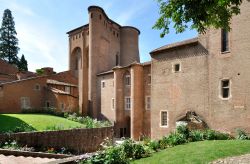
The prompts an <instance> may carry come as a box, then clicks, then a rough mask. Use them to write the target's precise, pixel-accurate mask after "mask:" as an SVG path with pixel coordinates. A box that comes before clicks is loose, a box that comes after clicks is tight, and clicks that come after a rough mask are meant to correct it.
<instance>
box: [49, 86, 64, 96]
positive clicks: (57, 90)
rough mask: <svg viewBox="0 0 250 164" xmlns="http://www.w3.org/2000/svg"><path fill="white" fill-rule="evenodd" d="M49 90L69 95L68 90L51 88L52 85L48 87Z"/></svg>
mask: <svg viewBox="0 0 250 164" xmlns="http://www.w3.org/2000/svg"><path fill="white" fill-rule="evenodd" d="M49 90H51V91H52V92H53V93H59V94H64V95H69V93H68V92H65V91H63V90H60V89H56V88H53V87H51V88H49Z"/></svg>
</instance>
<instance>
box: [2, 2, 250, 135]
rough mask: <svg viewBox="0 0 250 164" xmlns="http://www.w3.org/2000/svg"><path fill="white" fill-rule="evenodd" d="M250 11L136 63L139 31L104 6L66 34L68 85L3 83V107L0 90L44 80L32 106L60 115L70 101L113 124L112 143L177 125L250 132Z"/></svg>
mask: <svg viewBox="0 0 250 164" xmlns="http://www.w3.org/2000/svg"><path fill="white" fill-rule="evenodd" d="M249 8H250V3H248V2H246V1H243V4H242V6H241V14H240V15H238V16H235V17H234V18H233V19H232V21H231V27H232V30H231V31H230V32H226V31H224V30H215V29H209V30H208V31H207V32H206V34H205V35H199V36H198V37H197V38H193V39H189V40H186V41H182V42H178V43H174V44H170V45H166V46H163V47H160V48H157V49H155V50H153V51H152V52H151V53H150V55H151V57H152V60H151V61H150V62H146V63H140V58H139V49H138V38H139V34H140V31H139V30H138V29H136V28H135V27H130V26H121V25H119V24H118V23H116V22H114V21H112V20H111V19H110V18H109V17H108V16H107V15H106V13H105V12H104V10H103V9H102V8H100V7H97V6H90V7H89V8H88V12H89V23H88V24H86V25H84V26H81V27H78V28H76V29H73V30H71V31H69V32H68V33H67V34H68V37H69V38H68V39H69V71H67V73H66V74H70V75H69V76H67V81H63V79H65V78H62V77H63V76H58V75H50V76H45V77H35V78H32V79H25V80H23V81H15V82H10V83H5V84H1V85H0V109H1V94H2V99H3V97H4V98H5V97H6V94H7V95H8V93H6V92H9V91H7V90H6V92H5V93H4V94H5V95H4V96H3V92H1V87H2V86H3V87H2V88H8V87H9V86H10V85H14V86H16V87H17V85H18V84H22V85H20V86H19V87H17V88H14V87H12V89H13V88H14V89H13V91H12V92H14V91H16V90H18V88H20V87H23V86H24V85H27V86H35V84H37V83H38V82H41V84H40V85H41V86H42V87H41V88H46V91H45V90H44V91H43V92H39V93H37V92H35V93H33V92H34V89H31V88H30V91H29V92H30V94H31V92H32V98H33V97H34V98H35V96H39V97H42V99H43V100H41V101H37V102H36V100H31V101H30V102H32V103H33V102H34V103H35V104H38V105H37V106H43V105H47V104H50V103H51V102H53V105H54V106H56V107H57V108H58V110H61V111H64V110H62V109H63V108H62V106H64V105H62V104H60V101H66V100H67V106H71V107H70V109H71V110H72V109H73V108H74V107H75V109H79V110H78V112H79V113H81V114H82V115H89V116H92V117H94V118H99V119H108V120H111V121H112V122H114V125H115V135H116V136H117V137H123V136H125V137H132V138H133V139H139V138H140V137H141V136H143V135H146V136H150V137H151V138H160V137H161V136H163V135H166V134H168V133H169V132H170V131H173V130H174V129H175V127H176V124H177V123H179V122H185V123H187V124H188V125H190V124H191V123H192V125H197V128H202V127H206V126H208V127H209V128H211V129H215V130H222V131H226V132H234V131H235V129H236V128H242V129H245V130H247V131H250V126H249V123H250V111H249V110H250V108H249V106H250V104H249V103H250V96H249V94H250V88H249V86H250V76H249V69H250V56H249V48H250V30H249V29H248V28H247V26H249V25H250V10H249ZM62 74H63V73H62ZM59 77H60V78H59ZM72 79H73V81H71V80H72ZM37 80H38V81H37ZM14 83H15V84H14ZM26 83H27V84H26ZM66 86H67V87H71V89H68V88H67V89H66ZM10 88H11V87H10ZM25 88H26V89H27V87H25ZM2 90H3V89H2ZM69 90H70V91H72V92H70V95H69V92H68V91H69ZM27 92H28V91H27ZM37 94H40V95H37ZM41 95H42V96H41ZM20 96H21V95H20ZM69 96H70V97H69ZM8 100H9V99H8ZM2 101H3V100H2ZM54 101H57V103H56V102H54ZM6 102H7V101H6ZM19 102H20V101H19V99H17V101H16V103H17V104H18V103H19ZM55 104H57V105H55ZM65 104H66V103H65ZM19 106H20V105H19ZM77 107H78V108H77ZM14 108H15V107H14V105H13V109H14ZM18 109H19V108H18ZM200 125H202V126H200Z"/></svg>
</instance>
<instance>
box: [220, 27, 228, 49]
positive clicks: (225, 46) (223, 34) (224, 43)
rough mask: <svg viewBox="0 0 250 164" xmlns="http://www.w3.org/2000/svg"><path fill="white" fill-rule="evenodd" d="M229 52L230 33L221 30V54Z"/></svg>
mask: <svg viewBox="0 0 250 164" xmlns="http://www.w3.org/2000/svg"><path fill="white" fill-rule="evenodd" d="M227 51H229V40H228V31H226V30H225V29H222V30H221V52H227Z"/></svg>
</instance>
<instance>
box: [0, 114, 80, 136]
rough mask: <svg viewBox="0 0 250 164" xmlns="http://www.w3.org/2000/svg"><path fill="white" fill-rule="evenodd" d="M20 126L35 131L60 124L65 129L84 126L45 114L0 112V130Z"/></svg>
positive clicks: (8, 129)
mask: <svg viewBox="0 0 250 164" xmlns="http://www.w3.org/2000/svg"><path fill="white" fill-rule="evenodd" d="M20 126H22V127H27V128H28V129H32V130H36V131H44V130H46V128H47V127H49V126H50V127H51V126H62V127H63V128H65V129H68V128H74V127H84V125H83V124H80V123H78V122H74V121H70V120H67V119H65V118H62V117H58V116H52V115H47V114H0V132H8V131H10V130H13V129H15V128H16V127H20Z"/></svg>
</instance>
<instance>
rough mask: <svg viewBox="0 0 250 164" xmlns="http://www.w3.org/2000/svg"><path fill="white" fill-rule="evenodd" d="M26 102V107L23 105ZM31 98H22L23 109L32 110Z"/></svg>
mask: <svg viewBox="0 0 250 164" xmlns="http://www.w3.org/2000/svg"><path fill="white" fill-rule="evenodd" d="M23 102H24V105H23ZM30 102H31V101H30V97H20V105H21V109H30V108H31V103H30Z"/></svg>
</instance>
